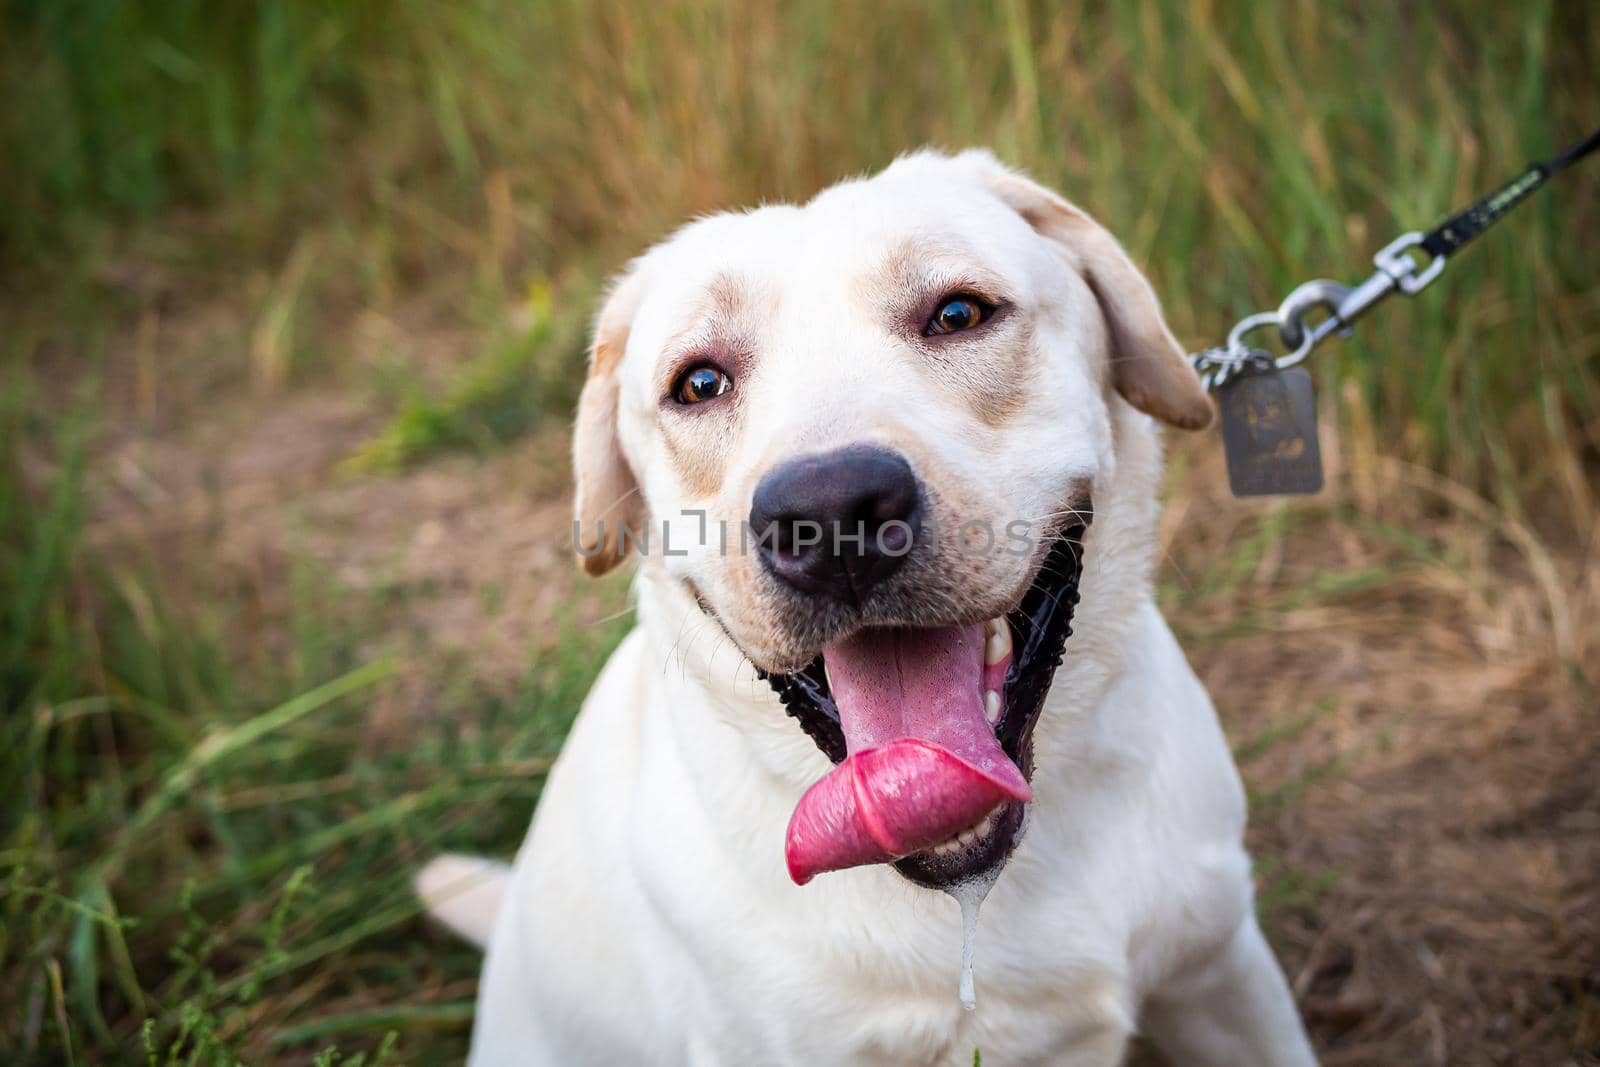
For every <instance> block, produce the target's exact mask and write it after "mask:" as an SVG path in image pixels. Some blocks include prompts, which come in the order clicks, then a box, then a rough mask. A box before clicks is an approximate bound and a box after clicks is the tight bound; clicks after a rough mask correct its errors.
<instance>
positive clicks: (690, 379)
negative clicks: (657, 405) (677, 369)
mask: <svg viewBox="0 0 1600 1067" xmlns="http://www.w3.org/2000/svg"><path fill="white" fill-rule="evenodd" d="M732 388H733V379H732V378H730V377H728V375H727V374H726V373H725V372H724V371H723V370H722V368H721V367H715V366H712V365H711V364H710V363H700V364H697V365H695V366H693V367H690V368H689V369H688V370H686V371H684V372H683V373H682V374H680V375H679V376H678V380H677V382H676V383H675V384H674V385H673V387H672V399H674V400H676V401H677V402H678V403H680V404H699V403H702V402H704V401H706V400H711V399H713V398H714V397H719V396H721V395H722V394H723V393H726V392H727V391H728V390H729V389H732Z"/></svg>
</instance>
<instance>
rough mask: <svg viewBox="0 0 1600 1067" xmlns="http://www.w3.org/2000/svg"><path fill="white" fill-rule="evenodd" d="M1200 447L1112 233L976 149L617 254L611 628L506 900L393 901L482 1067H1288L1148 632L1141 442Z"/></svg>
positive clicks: (586, 480) (592, 427)
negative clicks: (1158, 1065)
mask: <svg viewBox="0 0 1600 1067" xmlns="http://www.w3.org/2000/svg"><path fill="white" fill-rule="evenodd" d="M1152 416H1153V417H1154V418H1152ZM1210 418H1211V408H1210V405H1209V402H1208V400H1207V398H1206V396H1205V394H1204V393H1203V392H1202V390H1201V388H1200V386H1199V385H1198V383H1197V381H1196V378H1195V375H1194V374H1193V372H1192V371H1191V370H1190V368H1189V366H1188V365H1187V364H1186V362H1185V361H1184V358H1183V354H1182V350H1181V349H1180V348H1179V347H1178V345H1177V343H1176V342H1175V341H1174V339H1173V337H1172V335H1171V333H1170V332H1169V331H1168V329H1167V327H1166V325H1165V323H1164V322H1163V320H1162V317H1161V312H1160V309H1159V307H1158V305H1157V302H1156V298H1155V295H1154V293H1153V292H1152V291H1151V289H1150V286H1149V284H1148V283H1147V282H1146V281H1145V279H1144V277H1143V276H1142V275H1141V274H1140V273H1139V271H1138V270H1137V269H1136V268H1135V267H1134V265H1133V264H1132V263H1131V262H1130V261H1129V260H1128V258H1127V256H1126V255H1125V254H1124V253H1123V251H1122V250H1121V248H1120V247H1119V246H1118V245H1117V243H1116V241H1115V240H1114V239H1113V238H1112V237H1111V236H1110V235H1109V234H1108V233H1107V232H1106V231H1105V230H1103V229H1102V228H1101V227H1100V226H1099V225H1097V224H1096V223H1095V222H1093V221H1092V220H1091V219H1090V218H1089V217H1088V216H1087V215H1085V214H1084V213H1083V212H1081V211H1079V210H1078V209H1077V208H1075V207H1073V206H1072V205H1071V204H1069V203H1067V202H1066V201H1064V200H1062V199H1061V198H1060V197H1058V196H1056V195H1055V194H1054V193H1051V192H1050V191H1048V190H1046V189H1044V188H1042V187H1040V186H1039V185H1036V184H1034V183H1033V182H1031V181H1029V180H1028V179H1026V178H1024V177H1023V176H1021V175H1019V174H1017V173H1016V172H1014V171H1011V170H1008V169H1006V168H1005V167H1003V166H1002V165H1001V164H1000V163H999V162H998V161H997V160H996V159H995V158H994V157H993V156H992V155H990V154H988V153H987V152H981V151H972V152H965V153H962V154H960V155H957V156H954V157H947V156H943V155H939V154H935V153H930V152H923V153H918V154H915V155H911V156H908V157H906V158H903V159H901V160H900V161H898V162H896V163H895V164H894V165H893V166H891V167H889V168H888V169H887V170H885V171H883V172H882V173H881V174H878V175H876V176H875V177H872V178H868V179H864V180H858V181H849V182H845V183H843V184H841V185H838V186H836V187H834V188H832V189H829V190H827V191H825V192H823V193H822V194H821V195H819V196H818V197H816V198H815V199H814V200H812V201H811V202H810V203H808V204H805V205H803V206H799V207H793V206H772V207H763V208H761V209H759V210H756V211H750V212H745V213H737V214H724V215H717V216H714V217H711V218H705V219H701V220H699V221H697V222H694V223H692V224H691V225H689V226H687V227H685V228H684V229H682V230H681V231H679V232H678V233H677V234H675V235H674V236H672V237H671V238H669V239H668V240H666V241H664V242H663V243H662V244H660V245H659V246H657V247H656V248H654V249H652V250H651V251H650V252H648V253H647V254H645V255H644V256H642V257H640V258H639V259H638V260H637V261H636V262H634V263H633V264H632V266H631V267H630V268H629V270H628V271H627V272H626V273H625V275H624V276H623V277H622V278H621V279H620V280H619V281H618V282H617V284H616V286H615V288H614V290H613V292H612V294H611V296H610V299H609V300H608V302H607V303H606V306H605V308H604V310H603V311H602V312H601V314H600V316H599V320H598V325H597V330H596V337H595V343H594V350H593V360H592V365H591V369H590V376H589V380H588V383H587V385H586V386H585V388H584V390H583V398H582V402H581V405H580V408H579V411H578V420H577V430H576V441H575V454H576V466H577V519H578V521H577V523H576V524H575V532H577V533H578V535H579V536H578V549H579V552H580V554H581V555H582V556H583V561H584V566H585V568H586V569H587V570H588V571H589V572H590V573H592V574H598V573H601V572H604V571H606V570H608V569H610V568H612V567H614V566H616V565H617V564H618V563H620V562H622V560H623V559H624V557H625V556H626V555H627V554H629V553H630V552H631V551H635V550H637V551H638V552H639V553H640V555H641V556H642V560H641V563H640V566H639V571H638V577H637V579H636V582H635V596H636V598H637V603H638V617H639V625H638V627H637V629H635V630H634V631H633V633H632V634H630V635H629V636H628V638H627V639H626V640H625V641H624V642H623V643H622V645H621V647H620V648H618V649H617V651H616V653H615V654H614V655H613V656H612V657H611V660H610V662H609V663H608V664H607V665H606V667H605V670H604V671H603V672H602V674H601V675H600V679H599V681H598V682H597V683H596V684H595V687H594V690H593V692H592V693H591V694H590V696H589V698H588V701H587V702H586V703H585V704H584V707H583V710H582V713H581V714H580V715H579V717H578V720H577V722H576V724H575V725H574V727H573V730H572V734H571V736H570V738H568V740H567V743H566V747H565V749H564V750H563V752H562V754H561V758H560V759H559V760H558V761H557V763H556V766H555V767H554V769H553V770H552V771H551V773H550V778H549V783H548V785H547V786H546V788H545V791H544V797H543V799H542V800H541V802H540V804H539V809H538V813H537V816H536V817H535V819H534V821H533V827H532V829H531V830H530V832H529V835H528V838H527V841H526V843H525V844H524V845H523V847H522V850H521V852H520V853H519V854H518V856H517V859H516V863H515V865H514V866H512V867H511V868H509V869H507V868H505V867H502V866H500V865H498V864H491V863H488V862H486V861H481V860H472V859H467V858H463V857H443V858H441V859H439V860H436V861H435V862H434V863H432V864H430V865H429V866H428V867H427V868H426V869H425V870H424V871H423V873H422V874H421V876H420V877H419V891H420V892H421V893H422V895H423V897H424V898H425V899H426V900H427V901H428V902H429V903H430V906H431V908H432V910H433V912H434V914H435V915H436V916H438V917H439V918H440V919H441V920H442V921H444V922H445V923H446V924H448V925H450V926H451V927H453V928H454V929H456V930H457V931H459V932H461V933H462V934H464V935H465V936H467V937H469V938H471V939H473V940H475V941H477V942H478V943H480V944H486V945H487V949H488V955H487V959H486V962H485V965H484V972H483V982H482V988H481V996H480V1002H479V1009H478V1015H477V1023H476V1028H475V1030H474V1035H473V1051H472V1062H473V1063H474V1064H479V1065H511V1064H517V1065H523V1064H680V1063H692V1064H739V1065H745V1064H804V1065H807V1067H814V1065H817V1064H828V1065H834V1064H969V1063H971V1062H972V1059H973V1050H974V1049H977V1050H980V1051H981V1052H982V1054H983V1060H984V1062H985V1063H988V1064H1000V1065H1007V1064H1044V1063H1048V1064H1074V1065H1078V1064H1082V1065H1090V1064H1093V1065H1112V1064H1116V1063H1119V1062H1120V1061H1121V1059H1122V1057H1123V1055H1124V1053H1125V1050H1126V1048H1127V1045H1128V1042H1129V1039H1130V1037H1131V1036H1132V1035H1134V1034H1135V1033H1139V1032H1143V1033H1147V1034H1148V1035H1149V1036H1150V1037H1151V1038H1152V1039H1154V1041H1155V1042H1156V1043H1157V1044H1158V1045H1160V1046H1161V1047H1162V1048H1164V1049H1165V1050H1166V1051H1167V1053H1168V1054H1169V1055H1170V1056H1171V1057H1172V1059H1173V1060H1174V1062H1176V1063H1178V1064H1185V1065H1190V1064H1215V1065H1219V1067H1250V1065H1261V1067H1268V1065H1270V1067H1294V1065H1303V1064H1311V1063H1313V1062H1314V1060H1313V1055H1312V1052H1311V1049H1310V1046H1309V1044H1308V1042H1307V1040H1306V1037H1305V1035H1304V1032H1303V1031H1302V1029H1301V1026H1300V1022H1299V1020H1298V1018H1297V1015H1296V1012H1295V1008H1294V1004H1293V1002H1292V999H1291V996H1290V993H1289V990H1288V988H1287V986H1286V984H1285V982H1284V979H1283V976H1282V974H1281V972H1280V971H1279V969H1278V966H1277V964H1276V962H1275V961H1274V959H1273V957H1272V954H1271V952H1270V950H1269V949H1268V947H1267V944H1266V942H1265V941H1264V940H1263V938H1262V935H1261V931H1260V929H1259V928H1258V927H1257V925H1256V920H1255V917H1254V914H1253V910H1252V885H1251V875H1250V860H1249V858H1248V857H1247V856H1246V854H1245V851H1244V848H1243V845H1242V834H1243V830H1244V821H1245V803H1244V794H1243V791H1242V789H1241V787H1240V783H1239V778H1238V775H1237V773H1236V771H1235V770H1234V767H1233V764H1232V760H1231V758H1230V755H1229V751H1228V747H1227V745H1226V743H1225V741H1224V739H1223V736H1222V732H1221V730H1220V729H1219V728H1218V724H1217V719H1216V714H1215V712H1214V711H1213V709H1212V707H1211V703H1210V701H1209V699H1208V698H1207V696H1206V693H1205V691H1204V690H1203V689H1202V688H1201V686H1200V683H1199V681H1198V680H1197V679H1196V678H1195V676H1194V674H1193V672H1192V671H1191V670H1190V668H1189V665H1188V663H1187V662H1186V661H1185V660H1184V656H1183V653H1182V651H1181V650H1180V649H1179V648H1178V645H1177V643H1176V642H1175V641H1174V640H1173V637H1172V634H1171V633H1170V632H1169V630H1168V628H1167V626H1166V623H1165V622H1164V621H1163V620H1162V618H1161V616H1160V615H1159V614H1158V613H1157V610H1156V607H1155V605H1154V603H1153V601H1152V599H1151V590H1150V567H1151V555H1152V541H1153V530H1154V525H1155V521H1156V511H1157V505H1156V489H1157V483H1158V480H1159V474H1160V468H1161V460H1160V448H1159V443H1158V435H1157V426H1156V423H1155V420H1160V421H1162V422H1166V423H1169V424H1172V425H1174V426H1179V427H1185V428H1197V427H1201V426H1204V425H1205V424H1206V423H1207V422H1209V420H1210ZM1074 605H1076V609H1077V610H1076V618H1073V608H1074ZM1069 622H1070V623H1071V632H1070V635H1069V632H1068V623H1069ZM1063 642H1064V645H1063ZM1062 657H1064V658H1062ZM1058 658H1061V662H1060V667H1059V669H1057V668H1056V663H1057V660H1058ZM786 712H787V714H786ZM824 872H835V873H826V874H824ZM818 875H821V877H816V878H815V881H812V879H813V877H814V876H818ZM934 890H945V891H946V892H944V893H941V892H936V891H934ZM985 892H987V901H986V902H984V903H983V906H982V910H981V914H980V913H978V904H979V903H980V902H983V901H984V894H985ZM952 897H954V898H956V899H952ZM957 900H961V901H962V902H963V903H962V904H958V903H957ZM963 907H965V909H966V910H967V911H968V912H970V913H974V914H973V916H972V917H974V918H976V919H977V926H976V953H975V957H976V958H975V972H976V1010H969V1009H968V1008H967V1007H966V1006H964V1003H963V997H958V995H957V986H958V973H959V972H960V970H961V963H962V956H963V946H964V944H966V945H967V946H968V948H970V947H971V941H970V935H971V933H972V930H971V925H972V924H971V923H968V924H967V928H966V929H965V932H966V933H967V934H968V935H969V936H968V939H967V940H966V941H964V937H963V934H964V926H963Z"/></svg>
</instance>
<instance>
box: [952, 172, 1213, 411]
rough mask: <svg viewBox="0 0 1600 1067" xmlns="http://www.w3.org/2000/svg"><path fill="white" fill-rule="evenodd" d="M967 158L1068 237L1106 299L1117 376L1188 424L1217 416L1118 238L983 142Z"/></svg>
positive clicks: (1008, 197) (1126, 395) (1013, 202)
mask: <svg viewBox="0 0 1600 1067" xmlns="http://www.w3.org/2000/svg"><path fill="white" fill-rule="evenodd" d="M958 160H959V162H961V163H963V164H965V165H966V166H968V167H969V168H972V169H973V170H975V171H976V172H977V173H978V174H979V176H980V178H981V180H982V182H983V184H984V185H986V186H987V187H988V188H989V189H990V190H991V191H992V192H994V194H995V195H996V196H998V197H999V198H1000V199H1001V200H1003V201H1005V203H1006V204H1008V205H1010V207H1011V208H1012V209H1013V210H1014V211H1016V212H1017V214H1019V215H1021V216H1022V217H1023V218H1024V219H1025V220H1027V222H1028V224H1029V225H1030V226H1032V227H1033V228H1034V229H1035V230H1038V231H1039V232H1040V233H1041V234H1043V235H1044V236H1046V237H1048V238H1050V239H1051V240H1052V241H1055V242H1056V243H1057V244H1059V245H1061V246H1062V248H1063V249H1064V250H1065V252H1066V254H1067V257H1068V259H1069V260H1070V261H1071V263H1072V265H1073V267H1074V268H1076V269H1077V271H1078V272H1079V273H1080V274H1082V275H1083V278H1084V280H1085V281H1086V282H1088V283H1089V288H1090V290H1091V291H1092V292H1093V293H1094V295H1095V299H1096V300H1098V301H1099V303H1100V312H1101V314H1102V315H1104V316H1105V320H1106V327H1107V331H1108V333H1109V335H1110V340H1111V352H1110V357H1111V382H1112V384H1113V385H1114V386H1115V387H1116V390H1117V392H1119V393H1121V394H1122V398H1123V399H1124V400H1126V401H1127V402H1128V403H1130V404H1132V405H1133V406H1134V407H1136V408H1138V409H1139V410H1140V411H1142V412H1144V413H1145V414H1147V415H1153V416H1155V417H1156V418H1158V419H1160V420H1161V421H1162V422H1165V423H1168V424H1169V425H1172V426H1177V427H1179V428H1181V429H1185V430H1199V429H1203V428H1205V427H1206V426H1207V425H1209V424H1210V422H1211V414H1212V412H1211V401H1210V399H1209V398H1207V396H1206V391H1205V389H1204V388H1203V387H1202V386H1201V385H1200V378H1199V376H1198V375H1196V374H1195V372H1194V370H1193V368H1191V367H1190V366H1189V361H1188V359H1186V358H1185V356H1184V352H1183V348H1182V346H1181V345H1179V344H1178V340H1177V338H1175V337H1173V336H1172V331H1171V330H1169V329H1168V328H1167V323H1166V320H1165V319H1163V318H1162V317H1161V304H1160V302H1159V301H1157V299H1156V294H1155V290H1154V289H1152V288H1151V287H1150V282H1149V281H1148V280H1147V279H1146V278H1145V276H1144V275H1143V274H1142V273H1141V272H1140V270H1139V268H1138V267H1135V266H1134V265H1133V261H1132V260H1130V259H1129V258H1128V254H1127V253H1126V252H1124V251H1123V250H1122V246H1121V245H1119V244H1118V243H1117V239H1116V238H1115V237H1112V236H1111V234H1110V233H1109V232H1107V231H1106V229H1105V228H1104V227H1103V226H1101V225H1100V224H1099V223H1097V222H1095V221H1094V220H1093V219H1091V218H1090V217H1089V216H1088V215H1086V214H1084V213H1083V212H1082V211H1080V210H1079V209H1078V208H1076V207H1074V206H1073V205H1072V204H1070V203H1068V202H1067V201H1066V200H1064V199H1062V198H1061V197H1060V196H1058V195H1056V194H1055V193H1053V192H1051V191H1050V190H1049V189H1046V188H1045V187H1044V186H1042V185H1039V184H1038V183H1037V182H1034V181H1032V180H1030V179H1028V178H1025V177H1023V176H1022V175H1021V174H1018V173H1017V172H1016V171H1013V170H1011V169H1010V168H1008V167H1006V166H1005V165H1004V164H1002V163H1001V162H1000V161H999V160H997V159H996V158H995V157H994V156H993V155H991V154H990V153H988V152H986V151H983V150H981V149H980V150H973V151H969V152H963V153H962V154H961V155H960V156H959V157H958Z"/></svg>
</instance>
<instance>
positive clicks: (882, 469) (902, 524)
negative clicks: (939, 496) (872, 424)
mask: <svg viewBox="0 0 1600 1067" xmlns="http://www.w3.org/2000/svg"><path fill="white" fill-rule="evenodd" d="M920 499H921V494H920V493H919V492H918V487H917V476H916V475H915V474H914V473H912V470H911V464H909V463H907V462H906V461H905V458H904V457H903V456H900V455H898V454H896V453H894V452H890V451H888V450H887V449H882V448H874V447H872V446H869V445H854V446H852V447H850V448H841V449H840V450H838V451H837V452H827V453H824V454H823V455H820V456H807V457H805V458H803V459H795V460H790V461H789V462H787V463H784V464H782V465H780V466H778V467H775V468H773V469H772V470H770V471H768V472H767V475H766V477H764V478H762V479H761V484H759V485H757V486H756V492H755V499H754V500H753V501H752V503H751V507H750V528H751V530H752V531H753V533H752V536H753V538H754V540H755V543H756V545H757V551H758V552H760V554H761V562H762V563H763V564H764V565H765V566H766V568H767V570H769V571H771V572H772V573H773V574H774V575H775V576H776V577H778V578H779V579H780V580H782V581H783V582H785V583H787V584H788V585H791V586H793V587H794V588H796V589H798V590H800V591H801V592H804V593H815V594H819V595H821V596H827V597H832V598H833V599H835V600H843V601H850V602H857V603H858V602H860V600H861V599H862V598H863V597H864V596H866V594H867V592H868V590H870V589H871V588H872V587H873V586H875V585H877V584H878V583H879V582H882V581H883V580H884V579H885V578H887V577H889V575H891V574H893V573H894V572H895V571H896V570H898V569H899V567H900V564H902V563H903V562H905V558H906V556H907V555H908V554H909V553H910V551H911V549H912V546H913V545H914V544H915V543H916V540H917V529H918V523H919V518H920V512H921V508H920V506H919V501H920Z"/></svg>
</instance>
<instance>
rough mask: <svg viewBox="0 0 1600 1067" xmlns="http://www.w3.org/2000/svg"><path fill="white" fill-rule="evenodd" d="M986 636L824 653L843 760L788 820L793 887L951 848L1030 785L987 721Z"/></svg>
mask: <svg viewBox="0 0 1600 1067" xmlns="http://www.w3.org/2000/svg"><path fill="white" fill-rule="evenodd" d="M983 644H984V628H983V626H982V624H979V625H976V626H945V627H940V628H936V629H925V630H890V629H873V630H864V631H862V632H861V633H858V634H856V635H855V636H854V637H850V638H847V639H845V640H843V641H838V642H835V643H834V644H832V645H829V646H828V647H827V648H825V649H823V650H822V659H823V663H825V664H826V665H827V668H828V682H829V685H830V686H831V688H832V689H833V698H834V700H835V701H836V702H837V703H838V705H839V719H840V723H841V725H842V726H843V727H844V738H845V747H846V749H847V750H848V752H849V756H848V757H847V758H846V759H845V761H844V762H843V763H841V764H839V766H837V767H835V768H834V769H833V770H831V771H829V772H828V774H827V776H826V777H824V778H823V779H822V780H821V781H820V782H817V783H816V784H815V785H813V786H812V787H811V788H810V789H808V790H806V794H805V796H803V797H801V798H800V803H799V805H798V806H797V807H796V808H795V809H794V815H793V816H791V817H790V819H789V834H788V841H787V843H786V845H785V854H786V856H787V858H788V861H789V876H790V877H791V878H793V879H794V880H795V882H796V883H797V884H800V885H804V884H805V883H806V882H809V881H810V880H811V879H812V878H813V877H814V876H816V875H818V874H821V873H822V872H823V871H836V870H840V869H841V868H844V867H856V866H859V865H861V864H864V863H883V862H886V861H888V860H893V859H898V858H900V857H901V856H909V855H910V854H911V853H913V852H919V851H921V850H922V849H925V848H929V847H932V846H933V845H937V844H939V843H941V842H943V841H947V840H949V839H950V838H952V837H954V836H955V835H956V834H958V833H960V832H961V831H962V830H965V829H967V828H968V827H969V826H972V825H973V824H974V823H976V822H978V821H979V820H981V819H982V818H983V817H984V816H985V815H987V814H988V813H989V811H990V810H991V809H992V808H994V807H995V806H996V805H998V804H1000V803H1001V802H1003V801H1006V800H1024V801H1025V800H1030V799H1032V797H1033V793H1032V790H1030V789H1029V788H1028V781H1027V779H1025V778H1024V777H1023V776H1022V772H1021V771H1020V770H1018V769H1017V765H1016V764H1015V763H1013V762H1011V758H1010V757H1009V756H1007V755H1006V754H1005V751H1004V750H1003V749H1002V748H1001V747H1000V743H999V742H998V741H997V740H995V736H994V728H993V727H991V726H990V725H989V722H988V720H987V719H985V718H984V714H983V687H984V683H985V671H984V665H983Z"/></svg>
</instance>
